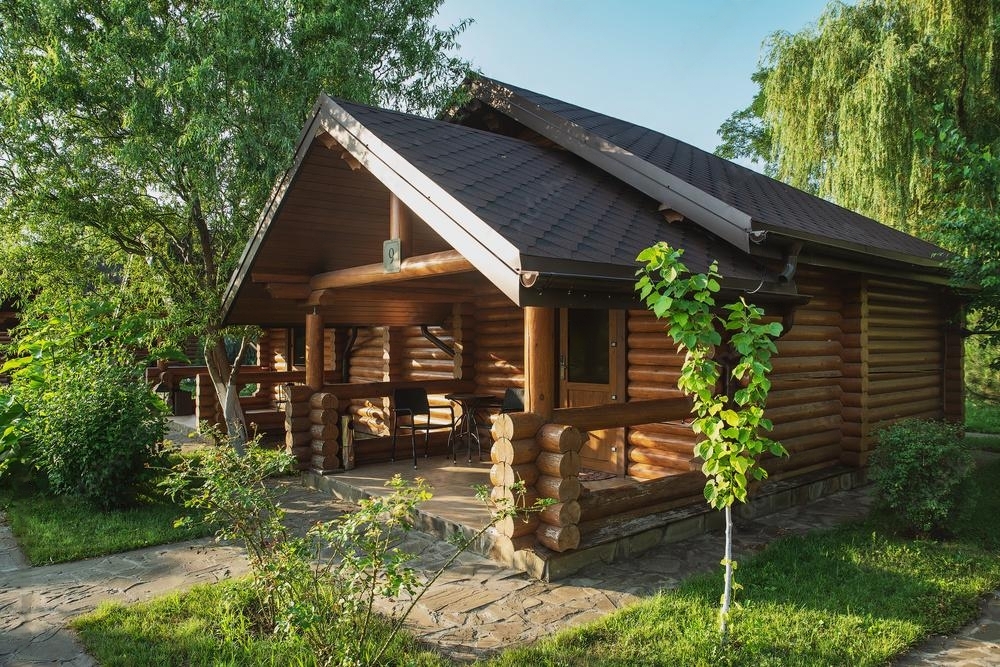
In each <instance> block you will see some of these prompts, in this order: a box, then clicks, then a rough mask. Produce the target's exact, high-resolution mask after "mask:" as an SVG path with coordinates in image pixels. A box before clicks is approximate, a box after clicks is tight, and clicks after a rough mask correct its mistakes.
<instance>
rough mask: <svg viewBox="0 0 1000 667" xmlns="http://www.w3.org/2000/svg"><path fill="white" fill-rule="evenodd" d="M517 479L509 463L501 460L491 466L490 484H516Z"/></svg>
mask: <svg viewBox="0 0 1000 667" xmlns="http://www.w3.org/2000/svg"><path fill="white" fill-rule="evenodd" d="M515 481H516V480H515V479H514V468H512V467H511V465H510V464H509V463H504V462H503V461H501V462H499V463H494V464H493V466H492V467H491V468H490V484H492V485H493V486H514V482H515ZM505 534H507V533H505Z"/></svg>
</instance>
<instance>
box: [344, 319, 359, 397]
mask: <svg viewBox="0 0 1000 667" xmlns="http://www.w3.org/2000/svg"><path fill="white" fill-rule="evenodd" d="M357 340H358V328H357V327H351V333H350V334H348V336H347V342H346V343H344V354H343V355H341V359H343V362H342V363H341V364H340V381H341V382H343V383H344V384H347V383H348V382H350V381H351V348H352V347H354V343H355V342H356V341H357Z"/></svg>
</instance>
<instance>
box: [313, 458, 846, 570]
mask: <svg viewBox="0 0 1000 667" xmlns="http://www.w3.org/2000/svg"><path fill="white" fill-rule="evenodd" d="M422 472H424V473H425V474H426V473H427V472H430V471H429V470H428V469H427V468H424V470H423V471H422ZM379 474H380V473H377V472H376V473H373V474H372V475H352V474H350V473H340V474H326V475H324V474H321V473H318V472H306V473H304V474H303V483H304V484H305V485H306V486H310V487H312V488H315V489H318V490H320V491H325V492H327V493H330V494H332V495H334V496H337V497H338V498H341V499H344V500H348V501H351V502H358V501H359V500H361V499H362V498H368V497H371V496H372V495H373V494H374V493H380V492H381V489H382V488H383V487H381V486H377V485H373V484H372V480H373V479H375V478H376V477H379ZM373 475H374V476H373ZM431 475H433V472H431ZM387 478H388V477H387V476H382V477H379V479H381V480H384V479H387ZM865 483H866V479H865V474H864V471H863V470H857V469H855V468H850V467H847V466H842V465H838V466H833V467H828V468H824V469H821V470H816V471H814V472H811V473H806V474H803V475H800V476H798V477H794V478H791V479H787V480H776V481H770V482H768V483H766V484H764V485H763V486H762V487H761V488H760V489H759V490H758V491H757V493H756V494H755V496H754V498H753V499H752V500H751V501H750V503H748V504H746V505H739V506H736V507H734V512H735V515H736V520H737V522H740V521H748V520H752V519H754V518H757V517H761V516H766V515H768V514H772V513H774V512H777V511H780V510H784V509H787V508H790V507H793V506H796V505H805V504H807V503H810V502H813V501H816V500H819V499H820V498H823V497H825V496H828V495H830V494H833V493H836V492H838V491H847V490H850V489H852V488H855V487H858V486H862V485H863V484H865ZM468 496H469V498H470V499H471V497H472V490H471V489H469V490H468ZM455 497H456V496H454V495H453V496H452V498H453V499H454V498H455ZM432 503H433V501H431V503H429V504H431V505H432ZM474 504H475V503H474V502H471V503H470V505H474ZM439 507H440V505H439ZM445 514H447V512H443V511H435V510H434V507H433V506H431V507H428V505H425V506H423V507H421V508H420V509H419V510H418V513H417V520H416V528H417V529H418V530H420V531H422V532H425V533H428V534H430V535H434V536H436V537H439V538H441V539H445V540H452V539H454V538H455V537H456V536H458V535H460V536H462V537H463V538H465V539H470V538H472V537H473V536H474V535H475V534H476V533H477V532H478V530H479V528H481V527H482V526H483V525H485V523H486V521H488V517H487V516H486V514H485V509H483V514H482V515H478V514H476V513H475V512H473V513H471V514H470V513H467V514H466V515H465V516H464V517H463V516H462V515H461V514H460V513H459V514H456V513H454V512H451V513H450V514H451V516H450V517H449V516H444V515H445ZM722 521H723V515H722V513H720V512H716V511H714V510H712V509H710V508H709V507H708V506H707V505H706V504H705V503H704V502H695V503H692V504H690V505H686V506H684V507H679V508H675V509H671V510H666V511H663V512H657V513H653V514H648V515H645V516H640V517H635V518H632V519H626V518H625V517H623V521H622V522H621V523H620V524H619V525H618V530H617V531H616V534H614V535H611V534H608V533H603V534H601V535H594V534H592V535H586V536H584V537H583V538H582V539H581V543H580V547H579V548H578V549H575V550H573V551H567V552H563V553H557V552H554V551H551V550H549V549H547V548H545V547H543V546H541V545H538V546H535V547H534V548H533V549H526V550H519V551H516V552H514V553H513V554H510V553H505V552H503V550H502V549H500V548H499V547H498V543H497V542H496V541H495V540H494V538H493V535H492V534H491V532H489V531H487V532H486V533H484V534H483V535H481V536H480V537H479V539H478V540H477V541H476V542H475V543H474V544H473V545H472V546H471V550H472V551H474V552H476V553H479V554H482V555H485V556H487V557H490V558H493V559H495V560H498V561H499V562H501V563H503V564H504V565H507V566H510V567H514V568H516V569H519V570H522V571H524V572H527V573H528V574H529V575H531V576H532V577H535V578H536V579H542V580H545V581H555V580H558V579H562V578H565V577H568V576H570V575H572V574H574V573H576V572H578V571H579V570H581V569H582V568H583V567H585V566H587V565H589V564H591V563H596V562H598V561H603V562H606V563H611V562H615V561H618V560H623V559H626V558H632V557H635V556H637V555H639V554H640V553H642V552H643V551H646V550H648V549H651V548H654V547H656V546H658V545H660V544H666V543H671V542H677V541H680V540H684V539H687V538H690V537H694V536H696V535H700V534H702V533H705V532H709V531H715V530H721V527H722Z"/></svg>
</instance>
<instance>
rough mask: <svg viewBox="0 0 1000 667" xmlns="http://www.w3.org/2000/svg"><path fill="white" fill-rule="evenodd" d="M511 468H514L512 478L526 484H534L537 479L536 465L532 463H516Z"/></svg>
mask: <svg viewBox="0 0 1000 667" xmlns="http://www.w3.org/2000/svg"><path fill="white" fill-rule="evenodd" d="M511 468H512V469H513V470H514V480H515V481H518V482H524V483H525V485H527V486H534V484H535V482H536V481H538V467H537V466H536V465H535V464H534V463H530V462H529V463H518V464H515V465H513V466H511Z"/></svg>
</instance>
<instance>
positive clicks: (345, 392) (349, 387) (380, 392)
mask: <svg viewBox="0 0 1000 667" xmlns="http://www.w3.org/2000/svg"><path fill="white" fill-rule="evenodd" d="M396 389H425V390H426V391H427V393H428V394H448V393H451V392H468V391H472V390H473V389H475V383H473V382H470V381H469V380H439V381H435V382H410V381H392V382H365V383H348V384H328V385H324V386H323V389H322V391H324V392H329V393H332V394H335V395H336V396H337V398H339V399H340V400H341V401H344V400H346V399H352V400H353V399H364V398H368V399H371V398H382V397H388V396H392V392H394V391H395V390H396Z"/></svg>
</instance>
